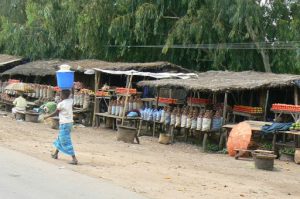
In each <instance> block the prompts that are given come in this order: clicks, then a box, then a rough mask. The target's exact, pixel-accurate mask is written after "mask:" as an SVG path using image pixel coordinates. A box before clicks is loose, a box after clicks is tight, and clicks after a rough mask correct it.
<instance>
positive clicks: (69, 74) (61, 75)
mask: <svg viewBox="0 0 300 199" xmlns="http://www.w3.org/2000/svg"><path fill="white" fill-rule="evenodd" d="M70 68H71V67H70V66H69V65H61V66H60V70H58V71H56V79H57V86H58V87H59V88H60V89H61V90H70V89H72V88H73V85H74V71H71V70H70Z"/></svg>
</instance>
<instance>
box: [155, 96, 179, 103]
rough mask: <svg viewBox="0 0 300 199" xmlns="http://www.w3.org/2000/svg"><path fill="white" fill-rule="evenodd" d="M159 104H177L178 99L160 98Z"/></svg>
mask: <svg viewBox="0 0 300 199" xmlns="http://www.w3.org/2000/svg"><path fill="white" fill-rule="evenodd" d="M158 102H159V103H163V104H176V103H177V99H173V98H163V97H160V98H158Z"/></svg>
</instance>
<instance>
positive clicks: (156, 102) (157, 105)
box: [155, 88, 160, 109]
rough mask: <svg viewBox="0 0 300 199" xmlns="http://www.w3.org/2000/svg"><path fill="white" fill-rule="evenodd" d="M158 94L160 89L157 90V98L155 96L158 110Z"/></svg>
mask: <svg viewBox="0 0 300 199" xmlns="http://www.w3.org/2000/svg"><path fill="white" fill-rule="evenodd" d="M159 92H160V88H157V96H156V104H155V105H156V109H158V102H159Z"/></svg>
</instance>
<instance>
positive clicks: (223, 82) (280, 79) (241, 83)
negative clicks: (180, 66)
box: [138, 71, 300, 92]
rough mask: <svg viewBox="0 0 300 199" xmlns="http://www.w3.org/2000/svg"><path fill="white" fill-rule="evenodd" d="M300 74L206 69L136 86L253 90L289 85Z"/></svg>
mask: <svg viewBox="0 0 300 199" xmlns="http://www.w3.org/2000/svg"><path fill="white" fill-rule="evenodd" d="M295 80H300V75H291V74H274V73H263V72H253V71H244V72H231V71H208V72H204V73H198V78H196V79H187V80H184V81H174V80H173V79H163V80H153V81H141V82H139V83H138V86H149V87H157V88H158V87H167V88H184V89H186V90H193V91H204V92H224V91H228V90H254V89H259V88H272V87H284V86H291V85H293V84H294V81H295Z"/></svg>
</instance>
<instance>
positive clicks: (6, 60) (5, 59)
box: [0, 54, 23, 72]
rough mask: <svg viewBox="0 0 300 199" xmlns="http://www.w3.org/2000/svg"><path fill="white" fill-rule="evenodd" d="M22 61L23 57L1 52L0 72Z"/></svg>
mask: <svg viewBox="0 0 300 199" xmlns="http://www.w3.org/2000/svg"><path fill="white" fill-rule="evenodd" d="M22 61H23V58H22V57H18V56H13V55H5V54H0V72H4V71H6V70H9V69H11V68H13V67H14V66H16V65H18V64H21V63H22Z"/></svg>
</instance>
